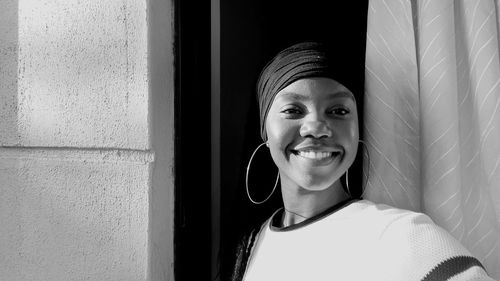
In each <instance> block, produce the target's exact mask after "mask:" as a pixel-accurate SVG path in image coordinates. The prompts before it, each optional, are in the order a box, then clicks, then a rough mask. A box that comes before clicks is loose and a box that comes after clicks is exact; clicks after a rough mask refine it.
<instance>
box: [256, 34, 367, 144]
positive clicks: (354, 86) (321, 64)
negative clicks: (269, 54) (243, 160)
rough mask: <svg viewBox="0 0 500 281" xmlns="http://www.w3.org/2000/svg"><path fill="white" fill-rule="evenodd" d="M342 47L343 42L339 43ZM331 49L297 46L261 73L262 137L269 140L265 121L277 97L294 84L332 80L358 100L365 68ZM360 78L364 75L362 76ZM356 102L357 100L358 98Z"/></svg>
mask: <svg viewBox="0 0 500 281" xmlns="http://www.w3.org/2000/svg"><path fill="white" fill-rule="evenodd" d="M339 44H342V43H339ZM333 51H334V50H333V49H330V48H328V47H327V46H326V45H323V44H321V43H318V42H303V43H298V44H295V45H293V46H291V47H288V48H286V49H285V50H283V51H281V52H280V53H278V54H277V55H276V56H275V57H274V58H273V59H272V60H271V61H270V62H269V63H268V64H267V65H266V66H265V67H264V69H263V70H262V72H261V73H260V77H259V80H258V82H257V98H258V101H259V110H260V134H261V137H262V139H263V140H264V141H267V134H266V128H265V122H266V117H267V113H268V112H269V109H270V108H271V104H272V102H273V100H274V97H275V96H276V94H277V93H278V92H279V91H281V90H282V89H284V88H286V87H287V86H288V85H290V84H291V83H293V82H295V81H297V80H299V79H303V78H311V77H326V78H331V79H333V80H335V81H337V82H339V83H340V84H342V85H344V86H345V87H346V88H348V89H349V90H350V91H351V92H353V94H354V96H355V97H356V96H357V95H358V94H360V92H361V90H362V88H361V89H360V86H361V87H362V86H363V84H364V81H363V77H364V76H363V72H364V67H362V68H361V71H362V72H361V73H360V67H359V66H357V65H356V64H357V61H356V60H354V61H352V60H350V59H349V58H347V57H349V56H346V52H342V51H337V52H335V53H334V52H333ZM360 75H361V76H360ZM356 99H358V98H357V97H356Z"/></svg>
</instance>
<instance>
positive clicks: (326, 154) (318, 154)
mask: <svg viewBox="0 0 500 281" xmlns="http://www.w3.org/2000/svg"><path fill="white" fill-rule="evenodd" d="M295 154H297V155H298V156H301V157H304V158H307V159H311V160H323V159H328V158H332V157H335V156H338V155H339V154H340V152H334V151H315V150H296V151H295Z"/></svg>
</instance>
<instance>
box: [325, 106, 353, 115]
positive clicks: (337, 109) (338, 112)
mask: <svg viewBox="0 0 500 281" xmlns="http://www.w3.org/2000/svg"><path fill="white" fill-rule="evenodd" d="M328 113H329V114H334V115H337V116H345V115H347V114H349V113H350V111H349V109H348V108H346V107H335V108H332V109H330V110H329V112H328Z"/></svg>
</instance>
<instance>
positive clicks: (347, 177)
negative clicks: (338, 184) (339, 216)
mask: <svg viewBox="0 0 500 281" xmlns="http://www.w3.org/2000/svg"><path fill="white" fill-rule="evenodd" d="M359 142H360V143H362V144H363V145H364V147H365V150H366V155H367V157H368V168H367V173H366V175H367V176H366V183H365V185H366V184H368V176H369V174H370V154H369V153H368V146H367V145H366V143H365V141H363V140H359ZM363 174H365V169H363ZM345 185H346V193H347V195H349V197H352V193H351V189H350V188H349V169H347V170H346V172H345ZM364 193H365V189H363V192H362V193H361V197H363V194H364Z"/></svg>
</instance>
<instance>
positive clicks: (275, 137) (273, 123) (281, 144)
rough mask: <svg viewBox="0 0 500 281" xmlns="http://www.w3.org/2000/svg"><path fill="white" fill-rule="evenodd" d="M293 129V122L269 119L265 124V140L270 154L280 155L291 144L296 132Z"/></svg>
mask: <svg viewBox="0 0 500 281" xmlns="http://www.w3.org/2000/svg"><path fill="white" fill-rule="evenodd" d="M295 127H296V126H294V124H293V122H286V121H284V120H276V119H275V120H273V119H269V120H268V121H267V122H266V133H267V140H268V143H269V148H270V149H271V153H272V154H275V155H276V154H277V153H282V152H283V151H285V149H286V148H287V147H288V145H290V143H292V142H293V139H294V136H295V135H296V134H297V133H296V132H298V131H297V129H296V128H295Z"/></svg>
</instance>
